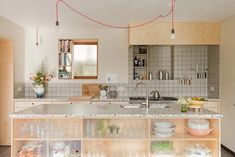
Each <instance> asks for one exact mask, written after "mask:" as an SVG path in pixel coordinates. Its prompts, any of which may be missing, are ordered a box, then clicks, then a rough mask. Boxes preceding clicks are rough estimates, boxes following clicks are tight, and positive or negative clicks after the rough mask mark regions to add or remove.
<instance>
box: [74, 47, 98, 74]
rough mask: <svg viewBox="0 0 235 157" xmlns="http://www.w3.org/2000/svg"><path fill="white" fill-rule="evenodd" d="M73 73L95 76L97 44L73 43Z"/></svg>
mask: <svg viewBox="0 0 235 157" xmlns="http://www.w3.org/2000/svg"><path fill="white" fill-rule="evenodd" d="M74 75H75V76H97V45H74Z"/></svg>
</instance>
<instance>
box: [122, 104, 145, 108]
mask: <svg viewBox="0 0 235 157" xmlns="http://www.w3.org/2000/svg"><path fill="white" fill-rule="evenodd" d="M120 107H121V108H145V105H144V104H141V103H136V104H133V103H130V104H122V105H120Z"/></svg>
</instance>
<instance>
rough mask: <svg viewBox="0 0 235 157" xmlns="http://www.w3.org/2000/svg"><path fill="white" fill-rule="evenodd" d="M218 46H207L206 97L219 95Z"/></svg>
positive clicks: (217, 96)
mask: <svg viewBox="0 0 235 157" xmlns="http://www.w3.org/2000/svg"><path fill="white" fill-rule="evenodd" d="M219 67H220V62H219V46H208V97H210V98H219V97H220V93H219V91H220V88H219V87H220V86H219V85H220V76H219Z"/></svg>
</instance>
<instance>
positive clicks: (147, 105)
mask: <svg viewBox="0 0 235 157" xmlns="http://www.w3.org/2000/svg"><path fill="white" fill-rule="evenodd" d="M138 87H145V90H146V103H145V105H146V108H147V109H148V108H149V88H148V87H147V86H146V85H145V84H144V83H142V82H140V83H137V84H136V86H135V90H137V88H138Z"/></svg>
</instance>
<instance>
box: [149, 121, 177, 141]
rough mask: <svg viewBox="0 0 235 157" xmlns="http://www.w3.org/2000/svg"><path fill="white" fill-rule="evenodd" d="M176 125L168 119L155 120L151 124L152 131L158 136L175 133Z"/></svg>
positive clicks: (167, 136)
mask: <svg viewBox="0 0 235 157" xmlns="http://www.w3.org/2000/svg"><path fill="white" fill-rule="evenodd" d="M175 129H176V126H175V125H174V124H173V123H172V122H168V121H156V122H154V123H153V125H152V133H153V134H154V135H155V136H157V137H158V138H169V137H171V136H172V135H173V134H174V133H175Z"/></svg>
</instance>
